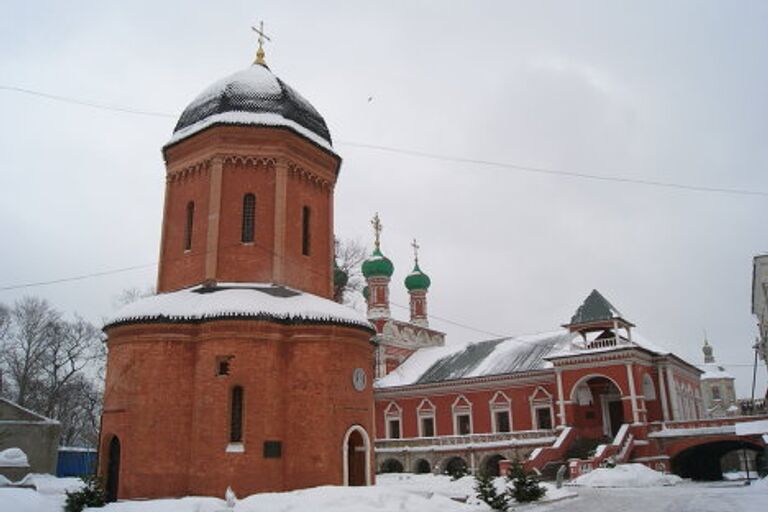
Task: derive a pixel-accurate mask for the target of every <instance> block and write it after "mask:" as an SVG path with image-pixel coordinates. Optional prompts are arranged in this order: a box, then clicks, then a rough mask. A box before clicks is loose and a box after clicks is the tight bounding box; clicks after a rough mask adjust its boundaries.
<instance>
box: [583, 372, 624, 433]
mask: <svg viewBox="0 0 768 512" xmlns="http://www.w3.org/2000/svg"><path fill="white" fill-rule="evenodd" d="M621 396H622V393H621V389H620V388H619V386H618V385H617V384H616V383H615V382H614V381H613V380H612V379H610V378H608V377H606V376H603V375H588V376H586V377H584V378H582V379H581V380H580V381H579V382H578V383H577V384H576V385H575V386H574V387H573V391H572V393H571V401H572V403H573V404H574V405H573V407H574V413H575V416H576V421H575V426H576V427H577V428H578V429H579V430H580V434H581V437H582V438H585V439H599V438H603V437H607V438H613V437H615V436H616V434H617V433H618V432H619V429H620V428H621V425H622V424H623V423H624V403H623V400H622V399H621Z"/></svg>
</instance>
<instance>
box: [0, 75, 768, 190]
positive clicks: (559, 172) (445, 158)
mask: <svg viewBox="0 0 768 512" xmlns="http://www.w3.org/2000/svg"><path fill="white" fill-rule="evenodd" d="M0 90H4V91H9V92H16V93H21V94H27V95H31V96H37V97H41V98H46V99H50V100H54V101H60V102H64V103H70V104H74V105H80V106H85V107H90V108H96V109H100V110H108V111H112V112H117V113H123V114H134V115H142V116H151V117H163V118H174V117H176V116H175V115H174V114H171V113H168V112H153V111H148V110H141V109H136V108H131V107H122V106H116V105H109V104H106V103H99V102H95V101H90V100H83V99H79V98H73V97H70V96H62V95H58V94H51V93H48V92H43V91H38V90H34V89H28V88H25V87H16V86H10V85H2V84H0ZM336 143H337V144H340V145H343V146H349V147H354V148H360V149H371V150H375V151H383V152H388V153H396V154H400V155H407V156H413V157H419V158H429V159H432V160H438V161H442V162H454V163H465V164H473V165H482V166H485V167H497V168H502V169H509V170H515V171H520V172H527V173H535V174H545V175H550V176H557V177H567V178H577V179H586V180H593V181H607V182H614V183H623V184H628V185H641V186H647V187H660V188H671V189H677V190H684V191H689V192H707V193H718V194H731V195H740V196H758V197H766V196H768V192H767V191H762V190H748V189H740V188H729V187H709V186H705V185H692V184H689V183H676V182H670V181H660V180H648V179H643V178H629V177H622V176H606V175H600V174H594V173H589V172H583V171H571V170H565V169H554V168H547V167H537V166H530V165H521V164H515V163H509V162H496V161H493V160H484V159H479V158H467V157H460V156H451V155H442V154H439V153H430V152H427V151H418V150H414V149H407V148H399V147H393V146H384V145H379V144H369V143H365V142H357V141H351V140H343V139H341V140H337V141H336Z"/></svg>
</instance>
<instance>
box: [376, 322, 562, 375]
mask: <svg viewBox="0 0 768 512" xmlns="http://www.w3.org/2000/svg"><path fill="white" fill-rule="evenodd" d="M572 336H573V335H571V334H570V333H568V331H566V330H560V331H555V332H548V333H539V334H532V335H526V336H517V337H514V338H505V339H494V340H485V341H479V342H472V343H460V344H453V345H448V346H445V347H434V348H423V349H419V350H417V351H416V352H415V353H414V354H413V355H412V356H411V357H409V358H408V359H407V360H406V361H405V362H404V363H403V364H401V365H400V366H398V367H397V368H396V369H395V370H393V371H392V372H391V373H390V374H389V375H387V376H386V377H383V378H382V379H380V380H378V381H377V383H376V385H377V387H379V388H387V387H397V386H406V385H410V384H416V383H420V382H419V380H420V379H422V378H424V379H425V382H438V381H447V380H454V379H461V378H473V377H484V376H490V375H500V374H505V373H513V372H516V371H530V370H539V369H543V368H551V366H552V365H551V363H549V362H548V361H545V360H544V359H543V358H544V357H546V355H547V353H549V352H550V351H551V350H552V348H553V347H555V348H557V347H561V346H562V345H564V344H567V343H568V341H569V339H570V338H571V337H572Z"/></svg>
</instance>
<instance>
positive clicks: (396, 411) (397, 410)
mask: <svg viewBox="0 0 768 512" xmlns="http://www.w3.org/2000/svg"><path fill="white" fill-rule="evenodd" d="M394 420H397V422H398V424H399V427H400V432H399V434H400V436H399V437H392V429H391V426H390V421H394ZM384 428H385V430H386V433H387V439H402V438H403V409H402V408H401V407H400V406H399V405H398V404H397V402H389V405H387V408H386V409H384Z"/></svg>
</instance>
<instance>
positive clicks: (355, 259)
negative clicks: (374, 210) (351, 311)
mask: <svg viewBox="0 0 768 512" xmlns="http://www.w3.org/2000/svg"><path fill="white" fill-rule="evenodd" d="M334 242H335V249H336V254H335V256H336V265H337V266H338V268H339V269H341V270H342V271H344V272H345V273H346V274H347V282H346V283H345V285H344V286H342V287H341V288H340V289H338V290H336V292H337V293H336V296H337V297H338V298H341V299H342V300H343V302H344V303H345V304H350V305H351V304H353V303H354V302H355V299H356V295H357V294H358V293H359V292H361V291H362V290H363V287H364V286H365V279H364V278H363V274H362V272H361V270H360V266H361V265H362V263H363V261H365V258H366V257H367V256H368V250H367V249H366V248H365V246H363V244H361V243H360V242H359V241H357V240H352V239H348V238H347V239H338V238H337V239H336V240H335V241H334Z"/></svg>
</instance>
